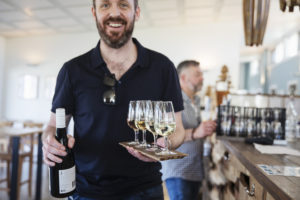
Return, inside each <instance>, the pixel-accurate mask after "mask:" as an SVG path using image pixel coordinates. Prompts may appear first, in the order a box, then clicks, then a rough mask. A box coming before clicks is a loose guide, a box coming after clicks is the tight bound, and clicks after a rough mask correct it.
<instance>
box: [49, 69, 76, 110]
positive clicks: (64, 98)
mask: <svg viewBox="0 0 300 200" xmlns="http://www.w3.org/2000/svg"><path fill="white" fill-rule="evenodd" d="M57 108H65V110H66V114H67V115H69V114H71V115H73V114H74V95H73V90H72V86H71V81H70V76H69V73H68V68H67V66H66V64H65V65H64V66H63V67H62V68H61V70H60V71H59V73H58V76H57V80H56V86H55V93H54V97H53V100H52V108H51V111H52V112H53V113H55V111H56V109H57Z"/></svg>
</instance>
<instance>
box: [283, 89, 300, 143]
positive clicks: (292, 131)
mask: <svg viewBox="0 0 300 200" xmlns="http://www.w3.org/2000/svg"><path fill="white" fill-rule="evenodd" d="M296 89H297V85H296V84H290V85H289V102H288V105H287V108H286V109H287V111H286V121H285V124H286V126H285V132H286V139H287V140H288V141H294V140H295V139H296V135H297V134H296V132H297V121H298V113H297V110H296V108H295V102H294V97H295V93H296Z"/></svg>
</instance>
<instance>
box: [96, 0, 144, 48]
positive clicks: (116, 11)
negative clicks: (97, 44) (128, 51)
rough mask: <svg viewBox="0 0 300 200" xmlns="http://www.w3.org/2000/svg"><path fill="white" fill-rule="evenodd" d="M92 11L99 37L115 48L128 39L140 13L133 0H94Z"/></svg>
mask: <svg viewBox="0 0 300 200" xmlns="http://www.w3.org/2000/svg"><path fill="white" fill-rule="evenodd" d="M92 12H93V15H94V17H95V20H96V24H97V28H98V32H99V34H100V37H101V39H102V40H103V41H104V42H105V44H107V45H108V46H109V47H111V48H115V49H118V48H120V47H122V46H123V45H124V44H126V43H127V42H128V41H129V39H130V38H131V36H132V32H133V29H134V23H135V20H137V19H138V18H139V15H140V9H139V7H136V8H135V3H134V0H96V1H95V7H93V8H92Z"/></svg>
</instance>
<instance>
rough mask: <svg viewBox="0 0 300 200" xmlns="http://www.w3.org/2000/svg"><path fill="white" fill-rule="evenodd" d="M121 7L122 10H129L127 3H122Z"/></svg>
mask: <svg viewBox="0 0 300 200" xmlns="http://www.w3.org/2000/svg"><path fill="white" fill-rule="evenodd" d="M120 7H121V8H128V4H127V3H120Z"/></svg>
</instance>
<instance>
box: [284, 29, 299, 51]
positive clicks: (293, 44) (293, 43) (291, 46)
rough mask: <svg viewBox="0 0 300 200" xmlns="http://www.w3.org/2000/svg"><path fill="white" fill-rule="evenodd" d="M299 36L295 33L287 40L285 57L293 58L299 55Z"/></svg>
mask: <svg viewBox="0 0 300 200" xmlns="http://www.w3.org/2000/svg"><path fill="white" fill-rule="evenodd" d="M298 45H299V35H298V33H295V34H293V35H291V36H290V37H288V38H287V39H286V40H285V56H286V57H293V56H295V55H297V53H298Z"/></svg>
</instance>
